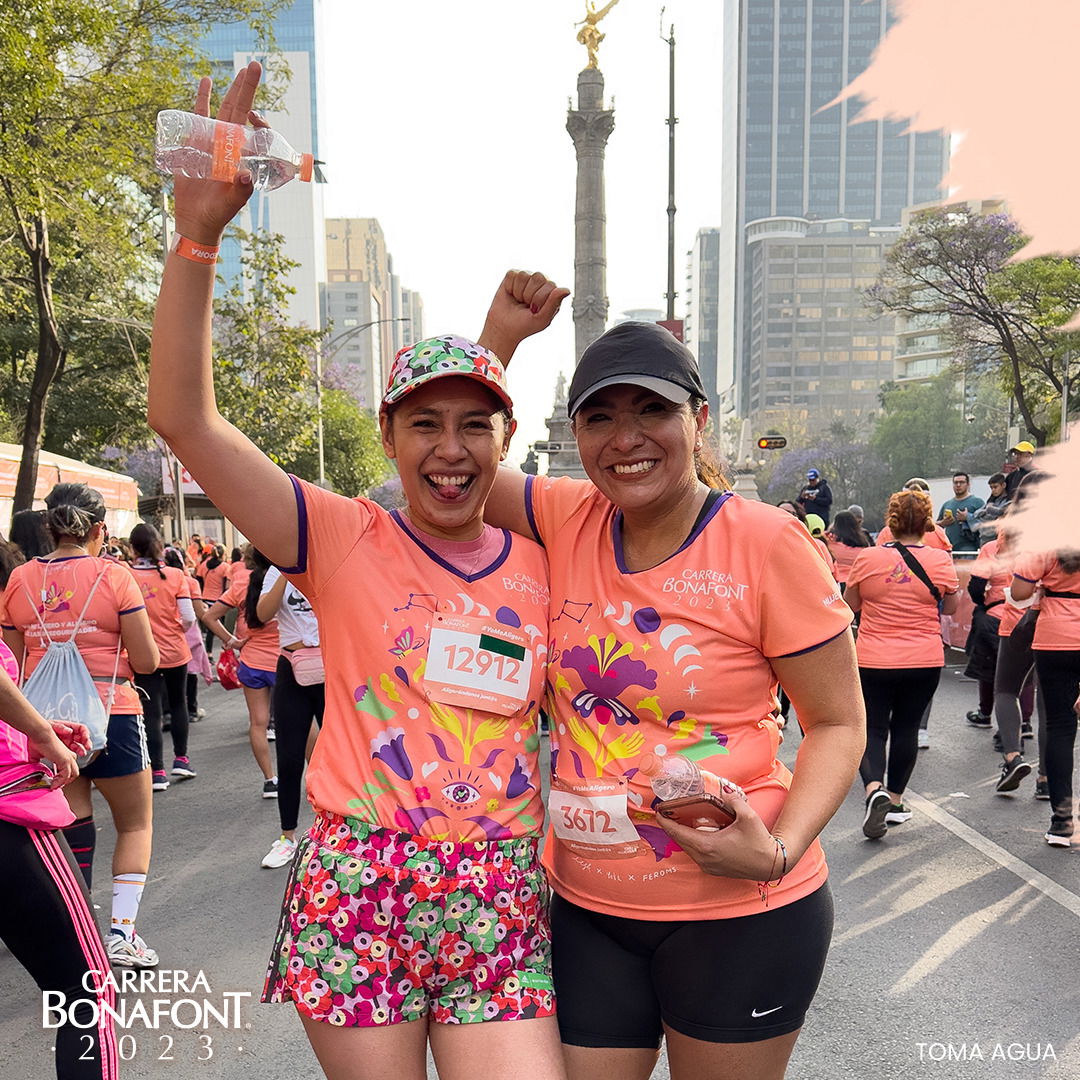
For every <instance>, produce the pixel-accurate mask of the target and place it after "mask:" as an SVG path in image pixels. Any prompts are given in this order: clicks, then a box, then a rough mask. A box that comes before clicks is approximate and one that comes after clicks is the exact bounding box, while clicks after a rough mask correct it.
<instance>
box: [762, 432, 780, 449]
mask: <svg viewBox="0 0 1080 1080" xmlns="http://www.w3.org/2000/svg"><path fill="white" fill-rule="evenodd" d="M785 446H787V439H785V438H784V436H783V435H762V436H761V438H760V439H758V441H757V447H758V449H759V450H783V449H784V447H785Z"/></svg>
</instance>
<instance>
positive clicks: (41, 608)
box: [38, 582, 74, 615]
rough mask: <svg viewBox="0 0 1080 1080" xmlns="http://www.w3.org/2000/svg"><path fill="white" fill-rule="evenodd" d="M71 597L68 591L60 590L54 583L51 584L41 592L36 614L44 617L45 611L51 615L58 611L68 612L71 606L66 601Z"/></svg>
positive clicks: (70, 592)
mask: <svg viewBox="0 0 1080 1080" xmlns="http://www.w3.org/2000/svg"><path fill="white" fill-rule="evenodd" d="M73 595H74V594H73V593H72V591H71V590H70V589H62V588H60V586H59V585H57V584H56V582H53V583H52V584H51V585H50V586H49V587H48V588H47V589H42V590H41V603H40V604H39V605H38V612H39V613H40V614H42V615H44V614H45V612H46V611H50V612H52V613H53V614H56V612H58V611H70V610H71V605H70V604H69V603H68V601H69V600H70V599H71V597H72V596H73Z"/></svg>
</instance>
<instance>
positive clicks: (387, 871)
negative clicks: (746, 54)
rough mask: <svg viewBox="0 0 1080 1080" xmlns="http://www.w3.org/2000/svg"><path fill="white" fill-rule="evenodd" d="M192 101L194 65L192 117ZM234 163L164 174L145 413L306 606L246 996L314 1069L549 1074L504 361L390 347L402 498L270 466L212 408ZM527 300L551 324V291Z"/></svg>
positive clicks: (531, 743) (536, 604) (554, 1043)
mask: <svg viewBox="0 0 1080 1080" xmlns="http://www.w3.org/2000/svg"><path fill="white" fill-rule="evenodd" d="M260 73H261V68H260V66H259V64H257V63H254V62H253V63H251V64H249V65H248V66H247V67H246V68H245V69H244V70H243V71H241V72H240V74H239V75H238V76H237V78H236V79H235V80H234V82H233V85H232V87H231V88H230V89H229V91H228V93H227V94H226V95H225V98H224V100H223V102H222V106H221V110H220V114H219V116H220V118H221V119H223V120H225V121H227V122H234V123H240V124H243V123H245V122H247V121H248V120H249V119H254V117H253V114H251V106H252V103H253V100H254V94H255V89H256V87H257V85H258V81H259V77H260ZM209 98H210V80H209V79H204V80H203V81H202V83H201V84H200V87H199V95H198V99H197V102H196V111H197V112H199V113H203V114H205V113H206V112H207V111H208V106H209ZM258 123H259V124H260V126H264V125H261V121H260V122H258ZM242 175H244V179H237V180H236V181H235V182H233V183H231V184H228V183H220V182H215V181H201V180H190V179H185V178H183V177H176V178H175V184H174V197H175V217H176V225H177V233H178V236H179V237H180V240H179V241H178V245H177V250H176V251H175V252H174V253H172V254H171V255H170V256H169V258H168V260H167V262H166V266H165V272H164V276H163V281H162V291H161V296H160V299H159V302H158V308H157V314H156V318H155V325H154V340H153V347H152V350H151V379H150V390H149V405H150V417H149V419H150V423H151V426H153V427H154V428H155V429H156V430H158V431H159V432H160V433H161V434H162V435H163V436H164V437H165V438H166V440H167V441H168V442H169V444H170V446H171V447H172V448H173V450H174V451H175V452H176V453H177V454H178V455H179V457H180V458H181V460H182V461H183V462H184V464H185V466H186V467H187V468H188V470H189V471H190V472H191V474H192V475H193V476H194V477H195V478H196V479H197V480H198V481H199V482H200V483H201V484H202V486H203V488H204V490H205V491H206V493H207V495H208V496H209V497H210V498H211V499H212V500H213V502H214V504H215V505H216V506H218V507H220V508H221V510H222V512H223V513H224V514H225V515H226V516H227V517H228V518H229V520H230V521H232V522H234V523H235V525H236V527H237V528H238V529H239V530H240V531H241V532H242V533H243V534H244V535H246V536H248V537H250V538H251V539H252V541H253V542H254V543H255V544H256V545H257V546H258V548H259V550H260V551H263V552H264V553H265V554H266V555H267V557H268V558H269V559H271V560H272V561H273V562H274V564H275V565H277V566H279V567H281V568H282V572H283V573H285V574H287V575H288V576H289V577H290V578H291V579H292V580H294V581H295V582H296V585H297V587H298V588H300V589H301V591H302V592H303V595H304V596H305V597H306V598H307V599H308V600H309V601H310V603H311V605H312V608H313V610H314V611H315V614H316V616H317V618H318V621H319V625H320V631H321V634H320V644H321V648H322V651H323V658H324V663H325V674H326V684H325V685H326V710H325V715H324V720H323V729H322V732H321V734H320V736H319V739H318V742H317V744H316V747H315V751H314V753H313V755H312V759H311V763H310V766H309V768H308V773H307V789H308V796H309V800H310V801H311V802H312V804H313V806H314V808H315V810H316V821H315V824H314V826H313V827H312V829H311V830H310V831H309V833H308V834H307V836H306V837H304V838H303V840H302V841H301V843H300V846H299V848H298V850H297V852H296V856H295V859H294V863H293V870H292V874H291V876H290V883H289V886H288V889H287V893H286V899H285V903H284V905H283V910H282V919H281V923H280V928H279V934H278V938H277V941H276V942H275V947H274V952H273V957H272V962H271V968H270V971H269V973H268V980H267V986H266V990H265V992H264V996H265V998H266V999H267V1000H272V1001H284V1002H290V1003H292V1004H293V1005H294V1007H295V1008H296V1009H297V1010H298V1012H299V1013H300V1016H301V1018H302V1020H303V1023H304V1027H305V1030H306V1031H307V1034H308V1037H309V1039H310V1041H311V1043H312V1046H313V1048H314V1050H315V1053H316V1055H317V1056H318V1058H319V1061H320V1064H321V1066H322V1068H323V1070H324V1072H325V1073H326V1075H327V1076H328V1077H329V1078H331V1080H338V1078H345V1077H348V1078H351V1080H357V1078H364V1080H384V1078H385V1080H403V1078H405V1077H408V1078H409V1080H412V1078H413V1077H422V1076H424V1075H425V1073H426V1051H427V1046H428V1043H429V1041H430V1045H431V1051H432V1054H433V1056H434V1058H435V1062H436V1065H437V1067H438V1068H439V1070H440V1071H442V1072H443V1074H444V1075H452V1076H467V1075H470V1074H472V1073H478V1074H482V1075H483V1076H484V1077H485V1078H486V1080H516V1078H518V1077H520V1076H522V1075H527V1076H529V1077H530V1080H560V1078H561V1077H563V1076H564V1075H565V1073H564V1070H563V1068H562V1063H561V1061H560V1058H559V1053H558V1033H557V1027H556V1024H555V1020H554V1019H553V1016H552V1014H553V1011H554V1001H553V996H552V990H551V975H550V945H549V939H548V933H547V917H546V905H545V901H546V897H545V893H544V879H543V873H542V870H541V868H540V866H539V862H538V844H539V833H540V831H541V829H542V825H543V815H544V809H543V802H542V799H541V797H540V777H539V774H538V769H539V760H538V753H537V749H538V746H539V742H540V737H539V731H538V721H539V709H540V703H541V700H542V695H543V691H544V686H545V675H546V660H547V651H548V633H547V625H548V589H547V582H546V574H545V570H546V567H545V563H544V558H543V553H542V552H541V551H540V550H539V549H538V548H537V547H536V545H535V544H533V543H531V542H530V541H528V540H525V539H522V538H520V537H514V536H512V535H511V534H509V533H506V532H502V531H500V530H498V529H493V528H488V527H486V526H485V525H484V522H483V518H482V511H483V505H484V501H485V500H486V498H487V495H488V492H489V491H490V488H491V484H492V482H493V481H494V477H495V473H496V471H497V467H498V462H499V461H500V460H501V458H502V457H503V455H504V454H505V453H506V448H507V444H508V442H509V439H510V436H511V434H512V432H513V420H512V416H511V414H510V408H511V402H510V399H509V396H508V395H507V392H506V387H505V379H504V376H503V368H502V364H501V363H500V362H499V359H498V357H497V356H495V355H493V354H492V353H490V352H489V351H488V350H485V349H483V348H481V347H480V346H478V345H477V344H476V343H474V342H471V341H468V340H466V339H464V338H458V337H456V336H455V335H449V334H448V335H443V336H441V337H439V338H432V339H429V340H427V341H424V342H420V343H418V344H417V345H416V346H413V347H410V348H408V349H403V350H402V351H401V352H400V353H399V354H398V356H397V357H396V358H395V361H394V365H393V369H392V372H391V378H390V381H389V384H388V386H387V388H386V392H385V394H384V397H383V402H382V409H381V412H380V430H381V434H382V440H383V447H384V449H385V451H386V453H387V454H388V455H389V456H390V457H392V458H393V459H394V460H395V462H396V464H397V467H398V472H399V475H400V476H401V482H402V488H403V490H404V492H405V493H406V496H407V499H408V507H407V510H405V511H404V512H402V513H396V514H391V513H388V512H387V511H385V510H384V509H383V508H382V507H380V506H378V505H377V504H376V503H374V502H371V501H369V500H367V499H347V498H344V497H342V496H339V495H335V494H334V493H333V492H329V491H326V490H324V489H322V488H319V487H317V486H315V485H313V484H309V483H305V482H303V481H301V480H299V479H296V480H292V479H290V478H289V477H288V476H287V475H286V474H285V473H284V472H282V471H281V469H279V468H278V466H277V465H275V464H274V463H273V462H272V461H271V460H270V459H269V458H268V457H267V456H265V455H264V454H263V453H262V451H260V450H259V449H258V448H257V447H255V446H254V445H253V444H252V443H251V442H250V441H249V440H248V439H247V438H245V436H244V435H243V434H241V433H240V432H239V431H237V430H236V428H234V427H232V426H231V425H230V424H229V423H227V422H226V421H225V419H224V418H223V417H222V416H221V415H220V413H219V412H218V411H217V408H216V405H215V403H214V389H213V386H214V384H213V374H212V357H211V333H210V328H211V315H212V309H213V294H214V266H213V262H212V258H213V252H212V251H211V249H212V248H213V246H214V245H215V244H216V243H217V242H218V240H219V239H220V236H221V233H222V231H223V230H224V228H225V226H226V225H227V223H228V222H229V220H230V219H231V218H232V217H233V216H234V215H235V214H236V213H237V212H238V211H239V210H240V209H241V207H242V206H243V205H244V203H245V202H246V201H247V199H248V197H249V196H250V194H251V190H252V189H251V183H250V176H247V175H246V174H242ZM245 180H246V182H245ZM199 251H202V252H204V253H206V252H209V254H210V261H207V259H206V258H204V257H201V256H200V255H199V254H198V252H199ZM536 299H537V303H536V306H537V309H538V310H537V312H536V316H535V319H536V322H537V324H542V325H546V324H547V323H548V322H550V320H551V317H552V315H553V313H554V310H555V308H556V307H557V305H558V303H559V300H560V299H561V295H560V294H559V293H558V292H557V291H556V290H554V289H550V288H549V289H548V290H547V292H546V293H545V295H543V296H541V297H539V298H536ZM177 417H182V421H179V422H178V420H177ZM232 587H233V586H232V585H230V589H231V588H232Z"/></svg>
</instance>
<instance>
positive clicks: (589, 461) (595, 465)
mask: <svg viewBox="0 0 1080 1080" xmlns="http://www.w3.org/2000/svg"><path fill="white" fill-rule="evenodd" d="M705 420H706V411H705V409H701V410H699V411H698V412H697V413H695V412H693V410H691V408H690V406H689V405H688V404H685V403H684V404H681V405H675V404H673V403H672V402H670V401H668V400H667V399H666V398H664V397H661V396H660V395H659V394H657V393H655V392H654V391H652V390H646V389H644V388H643V387H640V386H634V385H631V384H629V383H618V384H616V385H615V386H606V387H604V388H603V389H601V390H598V391H597V392H596V393H595V394H593V395H592V396H591V397H589V398H588V399H587V400H586V401H585V403H584V404H583V405H582V406H581V408H580V409H578V411H577V412H576V413H575V414H574V435H575V436H576V437H577V443H578V452H579V454H580V455H581V463H582V465H583V466H584V467H585V471H586V472H587V473H588V474H589V479H590V480H592V482H593V483H594V484H595V485H596V487H597V488H599V489H600V491H602V492H603V493H604V495H606V496H607V498H608V499H610V500H611V501H612V502H613V503H615V505H617V506H619V507H620V508H622V509H623V510H624V511H627V510H629V511H635V510H644V509H648V508H650V507H652V506H654V505H662V504H666V503H668V502H671V501H677V499H678V498H679V497H681V496H682V495H683V493H684V492H686V491H688V490H692V489H693V488H694V487H695V486H696V484H697V477H696V473H695V467H694V453H695V451H696V450H698V449H700V448H701V433H702V431H703V429H704V427H705Z"/></svg>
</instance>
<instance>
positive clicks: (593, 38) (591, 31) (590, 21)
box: [574, 0, 619, 68]
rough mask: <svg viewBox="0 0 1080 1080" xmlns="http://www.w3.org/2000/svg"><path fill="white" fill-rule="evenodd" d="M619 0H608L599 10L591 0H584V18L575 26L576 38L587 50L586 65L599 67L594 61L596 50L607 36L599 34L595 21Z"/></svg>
mask: <svg viewBox="0 0 1080 1080" xmlns="http://www.w3.org/2000/svg"><path fill="white" fill-rule="evenodd" d="M618 2H619V0H609V2H608V3H607V4H605V5H604V6H603V7H602V8H601V9H600V10H599V11H597V10H596V4H595V3H594V2H593V0H586V4H585V18H584V19H583V20H582V21H581V22H579V23H575V24H574V25H575V26H580V27H581V29H580V30H579V31H578V35H577V39H578V41H580V42H581V44H582V45H584V46H585V48H586V49H588V50H589V63H588V64H587V65H586V66H587V67H591V68H594V67H599V66H600V65H599V64H598V63H597V62H596V51H597V49H599V48H600V42H601V41H603V40H604V38H605V37H606V36H607V35H606V34H601V33H600V30H599V29H598V28H597V25H596V24H597V23H598V22H599V21H600V20H601V19H602V18H603V17H604V16H605V15H606V14H607V13H608V12H609V11H610V10H611V9H612V8H613V7H614V6H615V5H616V4H617V3H618Z"/></svg>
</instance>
